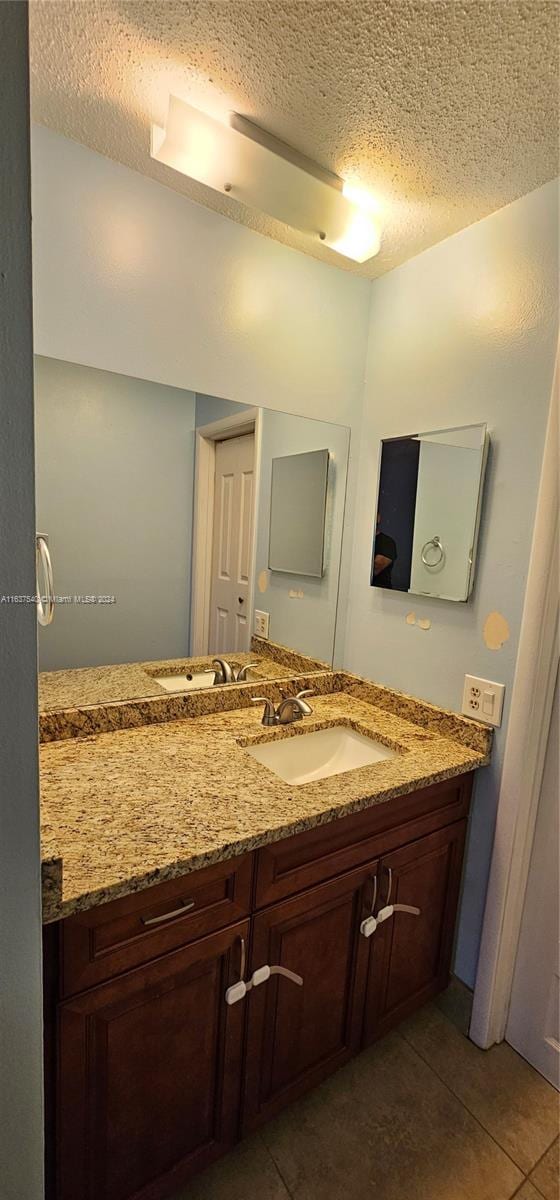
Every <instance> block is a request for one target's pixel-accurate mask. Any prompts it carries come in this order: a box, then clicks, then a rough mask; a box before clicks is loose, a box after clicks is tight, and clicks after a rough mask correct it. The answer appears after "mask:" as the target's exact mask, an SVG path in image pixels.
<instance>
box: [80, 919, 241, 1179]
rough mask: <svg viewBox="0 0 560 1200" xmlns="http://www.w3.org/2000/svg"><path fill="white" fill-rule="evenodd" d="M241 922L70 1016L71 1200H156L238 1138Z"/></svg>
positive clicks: (101, 990)
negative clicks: (230, 997)
mask: <svg viewBox="0 0 560 1200" xmlns="http://www.w3.org/2000/svg"><path fill="white" fill-rule="evenodd" d="M248 931H249V922H248V921H244V922H240V923H239V924H237V925H234V926H231V927H229V928H228V929H225V930H223V931H221V932H219V933H215V934H212V935H211V936H210V937H207V938H204V939H202V940H201V941H199V942H194V943H192V945H190V946H188V947H186V948H184V949H182V950H179V951H175V952H174V953H173V954H168V955H165V957H163V958H160V959H158V960H157V961H156V962H153V963H150V964H149V965H147V966H144V967H141V968H139V969H137V970H134V971H131V972H129V973H128V974H127V975H124V976H122V977H121V978H120V979H117V980H115V981H112V982H109V983H104V984H102V985H100V986H99V987H97V988H94V989H93V990H92V991H90V992H87V993H85V994H83V995H82V996H80V997H78V998H77V999H75V1000H70V1001H67V1002H66V1003H65V1004H62V1005H61V1006H60V1008H59V1014H58V1076H59V1108H58V1138H57V1141H58V1155H57V1158H58V1169H57V1178H58V1183H57V1196H58V1197H59V1200H130V1198H132V1197H134V1200H156V1198H159V1197H160V1196H163V1195H167V1194H168V1193H169V1192H170V1191H171V1192H172V1191H173V1190H174V1187H176V1186H178V1185H179V1184H180V1183H181V1182H182V1181H183V1180H184V1179H185V1178H187V1177H188V1176H189V1175H191V1174H193V1173H194V1172H195V1171H197V1170H199V1169H200V1168H201V1167H203V1166H205V1165H206V1163H207V1162H210V1161H211V1160H212V1159H213V1158H215V1157H217V1156H218V1155H219V1154H220V1153H222V1151H224V1150H225V1149H227V1148H228V1147H229V1146H230V1145H231V1144H232V1143H233V1142H234V1141H235V1138H236V1134H237V1124H238V1109H239V1090H240V1078H241V1053H242V1041H243V1006H242V1005H238V1006H235V1007H232V1008H230V1007H229V1006H228V1005H227V1004H226V1003H225V998H224V994H225V990H226V988H227V987H228V986H229V984H230V983H232V982H234V981H235V980H236V979H237V978H238V977H239V964H240V946H241V942H240V939H241V938H244V939H246V938H247V937H248Z"/></svg>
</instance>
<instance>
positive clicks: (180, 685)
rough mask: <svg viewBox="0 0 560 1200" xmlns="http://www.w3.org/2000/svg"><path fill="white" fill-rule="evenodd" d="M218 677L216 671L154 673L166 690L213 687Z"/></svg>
mask: <svg viewBox="0 0 560 1200" xmlns="http://www.w3.org/2000/svg"><path fill="white" fill-rule="evenodd" d="M215 678H216V675H215V672H214V671H195V672H194V673H193V674H192V675H190V674H189V675H154V679H155V681H156V683H159V686H160V687H162V688H165V691H166V692H190V691H193V690H195V689H198V688H209V687H212V685H213V683H214V680H215Z"/></svg>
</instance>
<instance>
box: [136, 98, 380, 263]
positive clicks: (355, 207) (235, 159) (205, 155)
mask: <svg viewBox="0 0 560 1200" xmlns="http://www.w3.org/2000/svg"><path fill="white" fill-rule="evenodd" d="M150 152H151V156H152V158H155V159H157V161H158V162H162V163H165V164H166V166H168V167H172V168H173V169H174V170H175V171H180V172H181V173H182V174H183V175H188V176H189V177H190V178H191V179H196V180H197V181H198V182H199V183H204V184H206V186H207V187H211V188H214V190H215V191H217V192H226V193H227V194H228V195H230V196H233V197H234V198H235V199H236V200H240V201H241V203H243V204H247V205H248V206H249V207H250V208H257V209H259V210H260V211H261V212H264V213H268V215H269V216H271V217H275V218H276V219H277V220H279V221H283V222H284V223H285V224H286V225H290V226H291V227H292V228H293V229H298V230H300V231H301V232H302V233H305V234H308V235H309V236H310V237H312V238H315V239H317V240H318V241H322V242H323V243H324V245H325V246H329V247H330V249H331V250H335V251H336V252H337V253H338V254H341V255H343V257H345V258H351V259H353V260H354V262H360V263H362V262H366V261H367V260H368V259H369V258H373V256H374V255H375V254H377V253H378V250H379V245H380V232H379V220H378V216H377V213H376V211H375V201H374V200H373V197H371V196H369V195H368V194H367V193H364V192H362V191H360V190H359V189H357V188H355V187H354V186H353V185H351V184H347V183H345V182H344V181H343V180H342V179H340V178H339V176H338V175H334V174H333V173H332V172H330V171H326V170H324V168H323V167H320V166H319V165H318V164H317V163H314V162H313V161H312V160H311V159H309V158H306V157H305V156H304V155H303V154H300V153H299V152H298V151H297V150H294V149H293V148H292V147H291V146H288V145H286V143H285V142H281V141H280V140H279V139H278V138H275V137H273V135H272V134H269V133H267V132H266V131H265V130H263V129H260V127H259V126H258V125H254V124H253V122H252V121H249V120H247V118H245V117H240V116H239V115H238V114H237V113H230V114H229V115H228V116H227V117H226V118H225V119H224V121H220V120H216V118H214V117H210V116H208V115H207V113H204V112H202V111H201V110H200V109H198V108H193V106H192V105H190V104H187V103H186V101H184V100H180V99H179V97H178V96H170V97H169V108H168V112H167V121H166V124H165V128H162V127H161V126H160V125H152V139H151V151H150Z"/></svg>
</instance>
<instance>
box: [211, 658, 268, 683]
mask: <svg viewBox="0 0 560 1200" xmlns="http://www.w3.org/2000/svg"><path fill="white" fill-rule="evenodd" d="M256 666H258V663H256V662H252V663H246V664H245V666H244V667H232V665H231V663H229V662H228V661H227V659H226V658H213V659H212V669H213V670H214V673H215V679H214V683H215V684H222V683H246V681H247V671H248V670H249V669H250V668H251V667H256Z"/></svg>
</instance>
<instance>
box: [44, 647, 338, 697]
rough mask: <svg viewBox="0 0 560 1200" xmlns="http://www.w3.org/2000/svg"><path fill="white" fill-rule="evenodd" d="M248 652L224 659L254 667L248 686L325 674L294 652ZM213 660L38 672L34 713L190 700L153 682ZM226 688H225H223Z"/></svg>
mask: <svg viewBox="0 0 560 1200" xmlns="http://www.w3.org/2000/svg"><path fill="white" fill-rule="evenodd" d="M251 644H252V648H251V650H250V651H247V652H243V653H241V652H239V653H238V652H237V651H235V652H232V653H231V654H225V655H224V656H223V657H224V658H226V659H227V660H228V661H229V662H231V663H232V665H234V666H236V667H240V666H244V665H246V664H247V663H255V664H256V665H255V666H254V667H253V668H252V670H251V671H250V673H249V680H254V681H258V680H259V679H280V678H284V677H285V676H286V669H288V671H289V672H291V673H292V674H294V673H295V672H296V671H297V672H300V671H330V669H331V668H330V665H329V664H328V663H324V662H321V661H319V660H318V659H313V658H309V657H308V656H307V655H304V654H300V653H299V652H298V651H294V650H290V649H289V648H288V647H285V646H280V645H278V644H276V643H275V642H269V641H265V640H264V639H262V638H257V637H253V639H252V643H251ZM215 657H216V655H215V654H207V655H204V656H200V655H199V656H198V658H168V659H161V660H153V661H149V662H132V663H110V664H108V665H107V666H101V667H71V668H68V669H66V670H62V671H40V672H39V712H40V713H47V712H59V711H63V710H64V709H68V708H80V707H82V706H91V705H92V704H95V705H97V704H112V703H115V702H122V701H125V700H141V699H144V698H147V697H156V698H162V697H163V696H165V695H169V694H172V695H173V694H180V695H184V694H187V695H190V694H191V691H195V692H198V691H200V689H197V688H193V689H189V690H188V691H187V692H186V693H185V689H178V691H177V693H169V692H167V689H164V688H162V687H161V686H160V684H159V683H158V682H157V676H158V675H161V676H165V675H184V674H186V673H187V672H190V673H191V674H193V675H194V674H196V673H198V672H200V671H207V670H209V669H211V667H212V660H213V659H214V658H215ZM228 686H231V684H230V685H228Z"/></svg>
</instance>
